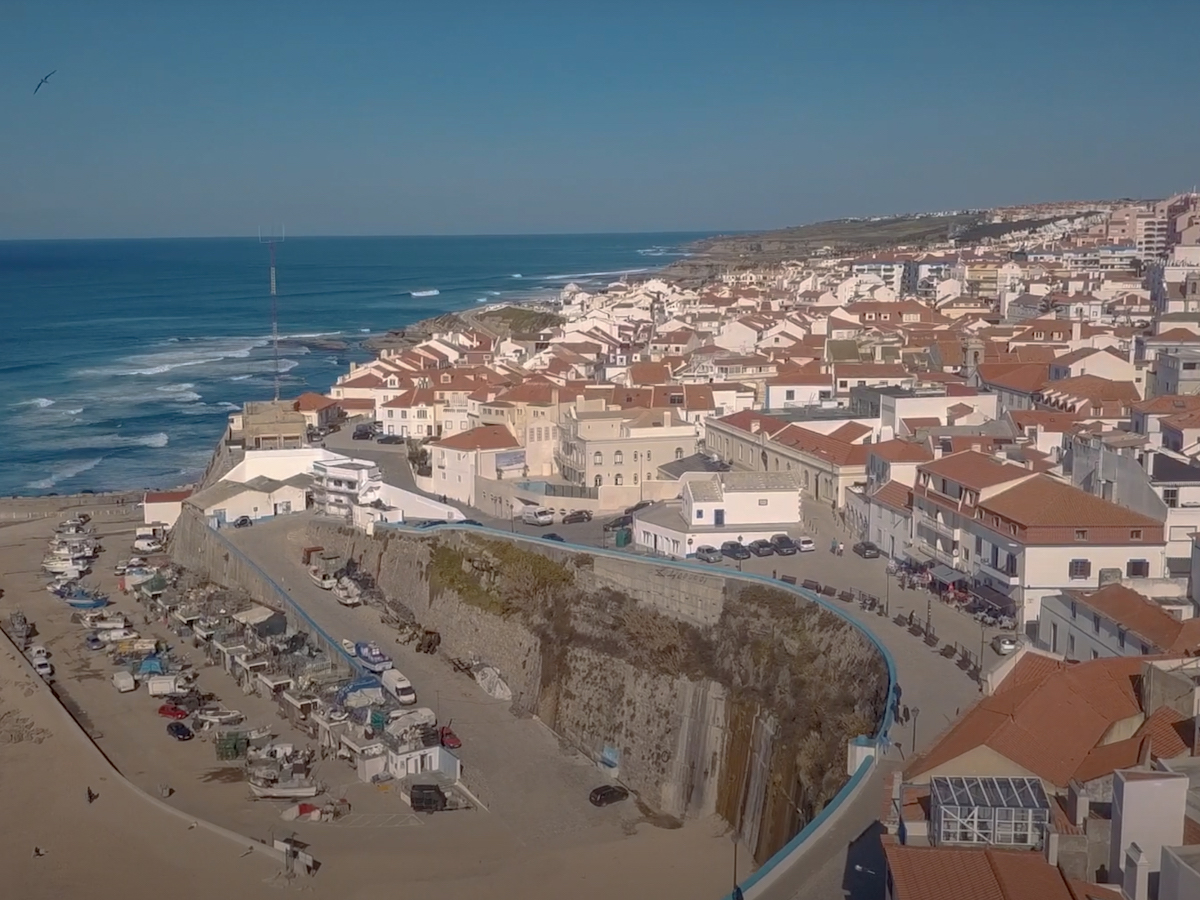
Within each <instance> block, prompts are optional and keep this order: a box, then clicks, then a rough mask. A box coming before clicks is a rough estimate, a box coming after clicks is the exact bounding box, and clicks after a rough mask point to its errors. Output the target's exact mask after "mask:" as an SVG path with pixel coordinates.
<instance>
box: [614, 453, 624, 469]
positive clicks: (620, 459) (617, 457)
mask: <svg viewBox="0 0 1200 900" xmlns="http://www.w3.org/2000/svg"><path fill="white" fill-rule="evenodd" d="M624 464H625V454H624V453H622V452H621V451H620V450H618V451H616V452H615V453H614V454H613V465H614V466H622V465H624Z"/></svg>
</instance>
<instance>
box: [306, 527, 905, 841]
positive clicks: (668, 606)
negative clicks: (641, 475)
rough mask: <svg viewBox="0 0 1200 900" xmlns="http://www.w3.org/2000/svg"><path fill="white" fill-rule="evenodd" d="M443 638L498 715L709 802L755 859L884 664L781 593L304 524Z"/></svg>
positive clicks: (826, 794) (823, 614) (442, 538)
mask: <svg viewBox="0 0 1200 900" xmlns="http://www.w3.org/2000/svg"><path fill="white" fill-rule="evenodd" d="M311 537H312V539H313V542H314V543H316V544H320V545H321V546H324V547H326V548H328V549H330V550H334V551H336V552H338V553H341V554H342V555H343V556H344V557H347V558H350V559H354V560H355V561H356V562H357V563H358V564H359V565H360V566H362V567H363V568H364V569H365V570H366V571H367V572H370V573H371V574H372V575H373V576H375V578H376V579H377V581H378V583H379V586H380V588H381V589H382V590H383V592H384V594H385V595H386V596H387V597H388V598H389V603H391V604H393V605H394V606H395V608H396V611H397V613H398V615H400V616H406V615H407V614H408V613H409V612H410V611H411V614H412V615H413V616H415V618H416V619H417V621H418V622H420V623H421V624H422V625H423V626H424V627H426V628H431V629H435V630H437V631H438V632H439V633H440V634H441V636H442V648H443V650H444V651H445V652H446V653H448V654H450V655H453V656H462V657H474V658H476V659H479V660H481V661H485V662H488V663H490V664H492V665H494V666H496V667H497V668H498V669H499V670H500V671H501V674H502V675H503V676H504V678H505V680H506V681H507V682H508V684H509V687H510V688H511V689H512V691H513V710H514V712H515V713H518V714H521V713H533V714H536V715H538V716H539V717H540V718H541V719H542V720H543V721H544V722H545V723H546V724H547V725H548V726H549V727H551V728H553V729H554V730H555V731H557V732H558V733H559V734H560V735H561V736H562V737H563V738H564V739H566V740H567V741H569V742H571V743H572V744H574V745H576V746H577V747H579V748H580V749H582V750H584V751H586V752H588V753H590V754H591V755H593V757H595V758H597V759H599V758H604V759H606V760H609V761H610V762H612V763H615V764H616V765H618V766H619V768H620V774H621V779H622V780H623V781H624V782H625V783H627V784H628V785H629V786H630V787H632V788H633V789H634V790H636V791H637V792H638V794H639V795H640V796H641V797H642V798H643V800H645V801H646V802H647V803H649V804H651V805H654V806H657V807H658V809H660V810H661V811H662V812H663V813H665V814H667V815H668V816H673V817H676V818H682V817H685V816H690V815H703V814H706V813H710V812H713V811H715V812H718V813H719V814H720V815H722V816H723V817H724V818H725V819H726V820H727V821H729V822H731V823H734V824H736V825H737V827H738V828H739V830H740V831H741V833H742V834H743V835H744V839H745V840H746V843H747V845H748V846H749V847H750V848H751V849H752V850H753V851H754V852H755V856H756V857H757V858H758V859H759V860H760V861H763V860H766V859H767V858H768V857H769V856H770V855H771V854H773V853H774V852H775V851H776V850H778V849H779V848H780V847H781V846H783V844H785V843H786V842H787V841H788V840H790V838H791V837H792V836H793V835H794V834H795V833H796V831H798V830H799V829H800V828H802V827H803V826H804V825H805V824H806V823H807V822H808V821H809V820H810V819H811V818H812V816H814V815H815V814H816V812H818V811H819V810H820V809H821V808H822V807H823V806H824V805H825V804H826V803H827V802H828V801H829V800H830V799H831V798H832V797H833V796H834V794H836V793H837V791H838V790H839V789H840V787H841V785H842V784H843V783H844V782H845V780H846V774H845V754H846V743H847V741H849V740H850V739H852V738H853V737H855V736H856V735H859V734H863V733H866V734H872V733H873V732H874V730H875V728H876V725H877V723H878V722H879V720H880V718H881V716H882V713H883V708H884V703H885V701H886V693H887V671H886V667H885V665H884V663H883V660H882V659H880V658H879V656H878V655H877V653H876V652H875V649H874V647H873V645H872V644H871V643H870V642H869V641H868V640H866V638H865V637H863V636H862V635H860V634H859V633H858V632H857V631H856V630H855V629H854V628H853V627H852V626H851V625H850V624H849V623H848V622H846V621H845V620H843V619H841V618H840V617H838V616H836V615H834V614H833V613H831V612H828V611H826V610H824V609H823V608H821V607H819V606H817V605H816V604H812V603H809V602H807V601H805V600H803V599H802V598H799V597H797V596H796V595H795V594H792V593H790V592H786V591H782V590H777V589H774V588H771V587H768V586H765V585H757V584H752V583H748V582H744V581H739V580H737V579H733V578H730V579H726V578H723V577H720V576H716V575H709V574H706V573H702V572H688V571H686V570H681V569H679V568H677V567H670V566H662V565H656V564H654V563H653V562H647V561H643V560H638V559H634V558H630V559H620V560H617V559H613V558H610V557H607V556H591V555H589V554H584V553H577V552H574V551H571V550H569V549H567V548H557V547H542V546H540V545H538V544H535V543H532V542H527V541H518V540H511V541H510V540H498V539H493V538H491V537H484V536H482V535H477V534H471V533H469V532H463V531H453V532H443V533H440V534H432V535H429V536H427V537H426V536H420V537H418V536H415V535H409V534H402V533H399V532H386V531H385V532H380V533H377V534H376V535H374V536H368V535H365V534H362V533H361V532H356V531H353V530H351V529H346V528H340V527H338V526H335V525H332V524H324V523H315V524H314V525H313V526H311Z"/></svg>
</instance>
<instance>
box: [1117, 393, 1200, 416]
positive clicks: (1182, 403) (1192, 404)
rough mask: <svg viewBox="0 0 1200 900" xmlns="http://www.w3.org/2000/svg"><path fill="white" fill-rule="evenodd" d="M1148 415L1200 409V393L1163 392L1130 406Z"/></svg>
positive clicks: (1169, 414)
mask: <svg viewBox="0 0 1200 900" xmlns="http://www.w3.org/2000/svg"><path fill="white" fill-rule="evenodd" d="M1129 408H1130V409H1131V410H1133V411H1135V412H1140V413H1146V414H1148V415H1166V416H1173V415H1176V414H1178V413H1181V412H1189V411H1191V410H1197V409H1200V394H1161V395H1159V396H1158V397H1152V398H1151V399H1149V400H1141V401H1139V402H1137V403H1134V404H1132V405H1131V406H1130V407H1129Z"/></svg>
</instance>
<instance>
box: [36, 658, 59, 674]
mask: <svg viewBox="0 0 1200 900" xmlns="http://www.w3.org/2000/svg"><path fill="white" fill-rule="evenodd" d="M33 671H35V672H37V673H38V674H39V675H41V676H42V677H43V678H49V677H50V676H51V675H53V674H54V666H52V665H50V660H48V659H46V657H44V656H39V657H38V658H37V659H35V660H34V661H33Z"/></svg>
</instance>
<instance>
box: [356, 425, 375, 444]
mask: <svg viewBox="0 0 1200 900" xmlns="http://www.w3.org/2000/svg"><path fill="white" fill-rule="evenodd" d="M351 437H352V438H353V439H354V440H356V441H369V440H371V439H372V438H374V437H375V432H373V431H371V429H369V428H366V429H363V430H362V431H359V430H358V429H357V428H356V429H354V434H353V435H351Z"/></svg>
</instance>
